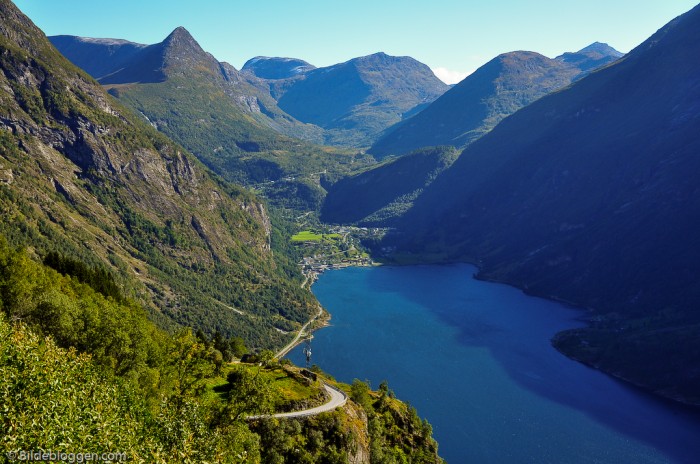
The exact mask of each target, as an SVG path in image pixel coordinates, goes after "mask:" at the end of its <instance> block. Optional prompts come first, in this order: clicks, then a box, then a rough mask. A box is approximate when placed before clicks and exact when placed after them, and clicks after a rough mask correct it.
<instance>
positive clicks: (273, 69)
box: [241, 56, 316, 79]
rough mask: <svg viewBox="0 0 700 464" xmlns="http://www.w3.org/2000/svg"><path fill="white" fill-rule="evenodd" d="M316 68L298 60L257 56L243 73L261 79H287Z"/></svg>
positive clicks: (247, 62)
mask: <svg viewBox="0 0 700 464" xmlns="http://www.w3.org/2000/svg"><path fill="white" fill-rule="evenodd" d="M314 69H316V66H314V65H312V64H309V63H307V62H306V61H304V60H300V59H297V58H271V57H267V56H256V57H255V58H251V59H250V60H248V61H246V62H245V64H244V65H243V67H242V68H241V71H243V72H249V73H251V74H253V75H254V76H257V77H259V78H261V79H287V78H289V77H294V76H298V75H300V74H306V73H307V72H309V71H313V70H314Z"/></svg>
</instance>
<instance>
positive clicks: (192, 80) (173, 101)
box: [53, 28, 352, 209]
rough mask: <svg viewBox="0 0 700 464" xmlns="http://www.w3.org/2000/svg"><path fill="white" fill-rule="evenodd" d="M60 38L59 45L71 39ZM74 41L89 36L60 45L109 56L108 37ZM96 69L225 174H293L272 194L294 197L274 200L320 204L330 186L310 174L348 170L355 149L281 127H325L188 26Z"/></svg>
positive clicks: (253, 180) (309, 130) (246, 178)
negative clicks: (344, 151)
mask: <svg viewBox="0 0 700 464" xmlns="http://www.w3.org/2000/svg"><path fill="white" fill-rule="evenodd" d="M56 39H57V38H54V39H53V40H54V41H56V43H57V45H61V42H62V41H63V42H65V39H62V40H56ZM74 41H77V42H78V43H84V42H85V41H87V42H86V43H89V44H91V47H89V48H86V49H84V50H83V51H82V52H81V53H77V52H76V49H78V48H79V47H72V48H66V49H64V50H61V51H65V52H66V53H68V54H67V57H68V58H69V59H74V60H75V63H76V64H78V65H83V64H85V63H86V57H89V58H90V60H93V61H100V60H102V61H107V62H108V61H109V60H110V54H109V53H110V48H109V47H108V46H106V45H105V46H103V47H102V48H101V49H98V48H97V47H96V46H94V43H96V42H97V43H102V42H101V41H100V39H74ZM69 52H70V53H69ZM95 55H99V56H100V57H101V58H100V59H98V58H96V57H95ZM93 77H96V78H97V79H98V80H99V81H100V82H101V83H102V84H103V85H104V86H105V87H106V88H107V89H108V90H109V92H110V93H111V94H112V95H113V96H115V97H117V98H119V99H120V100H121V101H122V102H123V103H125V104H126V105H127V106H129V107H131V108H132V109H134V110H135V111H137V112H139V113H141V114H142V115H144V116H145V118H147V120H148V121H149V122H150V123H151V124H152V125H154V126H155V127H157V128H158V129H159V130H161V131H162V132H163V133H165V134H166V135H168V136H170V137H172V138H173V139H174V140H176V141H178V142H179V143H181V144H182V145H184V146H185V148H187V149H188V150H190V151H191V152H192V153H194V154H195V156H197V157H198V158H199V159H201V160H202V161H203V162H204V163H205V164H207V166H209V167H210V168H211V169H213V170H214V171H215V172H217V173H218V174H220V175H222V176H223V177H225V178H226V179H227V180H231V181H235V182H238V183H243V184H246V185H254V184H261V183H265V182H271V181H279V180H282V179H285V178H292V177H293V178H295V180H294V181H285V182H281V183H277V184H276V187H277V189H276V190H275V192H273V194H271V195H270V196H271V197H274V198H275V199H281V198H284V197H287V198H289V199H290V200H289V201H287V202H285V201H283V200H279V201H278V200H276V201H277V202H281V203H282V204H284V205H285V206H289V205H290V204H293V205H297V206H298V207H300V208H302V209H308V208H312V209H313V208H315V207H317V205H318V203H319V202H320V198H322V196H323V194H324V192H323V191H322V189H321V188H320V186H319V185H318V181H317V180H314V176H313V175H312V174H315V173H319V172H322V171H324V170H335V169H340V170H341V171H342V170H343V169H344V168H342V166H341V167H339V165H342V164H343V163H351V162H352V158H351V157H348V156H344V155H336V154H335V153H329V152H328V150H325V149H321V148H319V147H316V146H314V145H311V144H309V143H304V142H301V141H300V140H298V139H295V138H291V137H287V136H285V135H281V134H280V133H288V134H292V135H295V136H298V137H301V138H306V139H320V138H321V136H320V133H321V129H320V128H318V127H315V126H312V125H309V124H302V123H300V122H299V121H296V120H295V119H294V118H292V117H291V116H289V115H288V114H286V113H284V112H283V111H282V110H280V109H279V108H278V107H277V104H276V102H275V101H274V100H273V99H272V97H271V96H270V94H269V87H268V85H267V84H266V83H264V82H263V81H262V80H260V79H258V78H257V77H255V76H253V75H251V74H250V73H241V72H239V71H237V70H236V69H235V68H233V67H232V66H231V65H229V64H227V63H219V62H218V61H217V60H216V59H215V58H214V57H213V56H211V55H210V54H208V53H206V52H205V51H204V50H202V48H201V47H200V46H199V44H197V42H196V41H195V40H194V39H193V38H192V36H191V35H190V34H189V33H188V32H187V31H186V30H185V29H184V28H177V29H176V30H175V31H173V32H172V33H171V34H170V35H169V36H168V37H167V38H166V39H165V40H164V41H163V42H161V43H159V44H155V45H149V46H146V47H144V48H142V49H140V51H139V52H138V53H136V54H134V55H132V56H131V57H130V59H129V60H128V62H127V63H126V64H120V65H119V66H117V67H116V68H113V69H110V70H109V72H108V73H107V74H105V75H102V76H100V75H94V76H93ZM280 189H281V191H283V193H280V192H278V191H277V190H280Z"/></svg>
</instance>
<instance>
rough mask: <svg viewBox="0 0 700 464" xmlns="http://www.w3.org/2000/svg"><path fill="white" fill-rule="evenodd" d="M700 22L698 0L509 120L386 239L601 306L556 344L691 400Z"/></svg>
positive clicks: (697, 377)
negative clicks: (583, 325) (647, 35)
mask: <svg viewBox="0 0 700 464" xmlns="http://www.w3.org/2000/svg"><path fill="white" fill-rule="evenodd" d="M699 24H700V6H698V7H695V8H694V9H692V10H691V11H690V12H688V13H686V14H685V15H682V16H680V17H679V18H677V19H675V20H673V21H671V22H670V23H669V24H668V25H666V26H665V27H663V28H662V29H660V30H659V31H658V32H657V33H656V34H654V35H653V36H652V37H651V38H649V39H648V40H646V41H645V42H644V43H642V44H641V45H639V46H638V47H636V48H635V49H634V50H633V51H631V52H630V53H629V54H627V55H626V56H625V57H623V58H621V59H620V60H618V61H616V62H615V63H614V64H611V65H609V66H607V67H605V68H604V69H601V70H599V71H597V72H594V73H591V74H589V75H588V76H586V77H585V78H583V79H581V80H579V81H577V82H576V83H574V84H573V85H571V86H569V87H567V88H566V89H563V90H561V91H559V92H555V93H553V94H550V95H547V96H545V97H543V98H541V99H539V100H538V101H536V102H534V103H532V104H530V105H529V106H527V107H525V108H523V109H521V110H519V111H517V112H516V113H514V114H513V115H511V116H509V117H507V118H505V119H504V120H503V121H502V122H501V123H500V124H499V125H498V126H496V127H495V128H494V129H493V131H491V132H490V133H489V134H487V135H485V136H484V137H482V138H480V139H479V140H477V141H475V142H474V143H473V144H471V145H470V146H468V147H467V148H466V149H465V151H464V152H463V153H462V155H461V156H460V157H459V158H458V159H457V161H455V163H454V164H453V165H452V166H451V167H450V168H449V169H447V170H446V171H444V172H443V174H441V175H440V176H439V177H438V179H436V181H435V182H434V183H433V184H432V185H431V186H430V187H429V188H428V189H426V191H425V193H424V194H423V195H422V196H421V197H419V198H418V199H417V200H416V202H415V204H414V208H413V209H412V210H410V211H409V212H408V213H407V214H406V216H405V217H404V218H403V219H402V221H403V222H402V224H401V227H400V230H402V231H403V232H404V236H399V235H396V236H394V238H393V239H392V240H394V241H395V244H394V246H398V247H399V250H402V252H403V253H404V259H405V258H409V257H410V256H411V255H412V253H413V252H418V251H419V252H420V253H421V254H422V255H423V256H431V257H432V259H436V260H447V261H450V260H467V261H471V262H475V263H478V264H479V265H480V267H481V271H480V275H481V277H482V278H486V279H492V280H498V281H502V282H507V283H510V284H513V285H516V286H518V287H520V288H523V289H525V290H526V291H527V292H528V293H531V294H534V295H538V296H544V297H549V298H555V299H559V300H563V301H567V302H571V303H573V304H576V305H577V306H580V307H585V308H593V309H594V312H593V313H592V318H591V320H590V326H589V327H588V328H585V329H578V330H574V331H568V332H564V333H561V334H559V335H557V337H555V339H554V344H555V346H556V347H557V348H558V349H560V350H561V351H562V352H564V353H565V354H567V355H569V356H571V357H573V358H575V359H578V360H580V361H582V362H585V363H586V364H589V365H591V366H594V367H597V368H599V369H602V370H604V371H606V372H608V373H611V374H613V375H615V376H617V377H620V378H623V379H625V380H627V381H629V382H632V383H635V384H637V385H642V386H644V387H645V388H646V389H648V390H650V391H653V392H655V393H657V394H659V395H662V396H665V397H668V398H672V399H675V400H679V401H683V402H686V403H688V404H699V403H700V398H699V397H698V395H697V392H698V391H700V389H699V387H700V353H699V352H698V350H697V344H696V341H697V339H698V337H699V336H700V324H699V322H700V313H698V312H697V310H696V308H697V302H698V301H700V288H699V287H698V286H697V281H696V279H695V278H694V277H693V276H695V275H697V274H698V273H700V269H698V262H700V247H698V246H697V243H696V242H695V241H694V239H693V238H692V237H690V236H689V235H688V231H689V230H694V229H695V228H696V227H698V226H700V213H699V211H700V196H699V195H698V190H697V189H696V188H695V187H694V183H693V181H692V179H691V174H690V173H693V172H697V171H698V169H700V165H699V164H698V163H699V162H698V159H697V156H694V155H695V154H697V153H698V152H699V151H700V138H698V134H699V133H700V130H699V128H700V118H699V117H698V115H700V85H698V80H697V75H698V73H699V72H700V70H699V69H698V66H697V62H696V60H693V59H692V56H694V53H697V50H700V33H698V31H700V27H698V25H699ZM417 224H421V226H417ZM427 224H431V225H434V224H438V225H439V226H437V227H435V226H430V227H431V228H428V226H426V225H427ZM397 256H400V255H397ZM658 269H662V270H663V272H656V270H658Z"/></svg>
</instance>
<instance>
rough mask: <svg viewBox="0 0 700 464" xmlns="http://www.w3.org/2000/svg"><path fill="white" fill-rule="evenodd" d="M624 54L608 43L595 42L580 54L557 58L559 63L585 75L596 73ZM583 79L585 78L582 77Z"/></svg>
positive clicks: (564, 55) (568, 54)
mask: <svg viewBox="0 0 700 464" xmlns="http://www.w3.org/2000/svg"><path fill="white" fill-rule="evenodd" d="M623 56H624V53H620V52H618V51H617V50H615V49H614V48H612V47H611V46H610V45H608V44H606V43H600V42H595V43H592V44H591V45H589V46H588V47H586V48H584V49H581V50H579V51H578V52H575V53H572V52H568V53H564V54H563V55H560V56H558V57H556V58H555V60H557V61H561V62H562V63H567V64H570V65H572V66H575V67H577V68H578V69H580V70H581V72H582V73H583V75H585V74H586V73H587V72H590V71H594V70H595V69H597V68H600V67H602V66H605V65H606V64H609V63H612V62H613V61H615V60H617V59H618V58H622V57H623ZM581 77H583V76H581Z"/></svg>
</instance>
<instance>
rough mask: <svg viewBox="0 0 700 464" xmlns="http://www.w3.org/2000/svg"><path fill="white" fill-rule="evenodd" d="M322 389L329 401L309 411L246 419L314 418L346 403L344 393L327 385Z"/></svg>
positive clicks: (346, 397) (346, 396)
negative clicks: (329, 396) (329, 397)
mask: <svg viewBox="0 0 700 464" xmlns="http://www.w3.org/2000/svg"><path fill="white" fill-rule="evenodd" d="M323 388H325V389H326V391H327V392H328V393H329V394H330V395H331V399H330V400H329V401H328V402H327V403H325V404H322V405H321V406H317V407H315V408H311V409H304V410H303V411H292V412H281V413H279V414H271V415H259V416H248V417H247V418H246V419H249V420H250V419H262V418H265V417H278V418H293V417H307V416H315V415H316V414H321V413H322V412H328V411H332V410H334V409H335V408H339V407H340V406H343V405H344V404H345V403H347V401H348V395H346V394H345V392H342V391H340V390H337V389H336V388H334V387H331V386H330V385H328V384H327V383H324V384H323Z"/></svg>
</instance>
